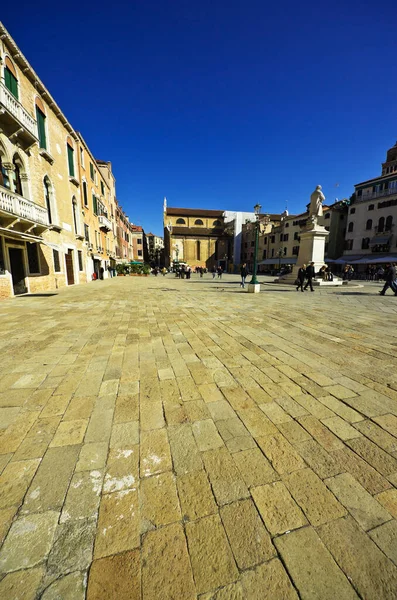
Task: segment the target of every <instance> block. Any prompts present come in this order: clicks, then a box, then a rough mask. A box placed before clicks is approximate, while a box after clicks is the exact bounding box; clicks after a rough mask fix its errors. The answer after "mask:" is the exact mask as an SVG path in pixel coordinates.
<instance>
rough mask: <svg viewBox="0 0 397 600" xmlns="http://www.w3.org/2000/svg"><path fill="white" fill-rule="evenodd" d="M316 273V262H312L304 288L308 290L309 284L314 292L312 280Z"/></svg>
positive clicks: (307, 271)
mask: <svg viewBox="0 0 397 600" xmlns="http://www.w3.org/2000/svg"><path fill="white" fill-rule="evenodd" d="M315 274H316V273H315V270H314V262H311V263H310V265H309V266H308V267H307V269H306V278H307V282H306V285H305V287H304V288H303V289H304V290H307V286H308V285H310V291H311V292H314V289H313V283H312V281H313V278H314V276H315Z"/></svg>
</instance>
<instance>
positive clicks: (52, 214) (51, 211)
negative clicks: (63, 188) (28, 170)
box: [43, 175, 56, 225]
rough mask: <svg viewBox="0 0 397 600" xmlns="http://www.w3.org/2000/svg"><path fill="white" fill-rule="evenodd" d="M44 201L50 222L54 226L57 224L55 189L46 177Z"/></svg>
mask: <svg viewBox="0 0 397 600" xmlns="http://www.w3.org/2000/svg"><path fill="white" fill-rule="evenodd" d="M43 183H44V199H45V205H46V208H47V211H48V222H49V223H50V224H52V225H54V224H55V223H56V209H55V199H54V188H53V185H52V183H51V181H50V179H49V178H48V177H47V175H46V176H45V177H44V182H43Z"/></svg>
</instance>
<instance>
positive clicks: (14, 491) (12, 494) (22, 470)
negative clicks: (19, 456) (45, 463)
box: [0, 459, 40, 509]
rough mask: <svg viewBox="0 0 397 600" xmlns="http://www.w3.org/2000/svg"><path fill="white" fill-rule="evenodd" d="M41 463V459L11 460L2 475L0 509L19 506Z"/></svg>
mask: <svg viewBox="0 0 397 600" xmlns="http://www.w3.org/2000/svg"><path fill="white" fill-rule="evenodd" d="M39 464H40V461H39V460H37V459H36V460H22V461H20V462H11V463H9V464H8V465H7V466H6V468H5V469H4V471H3V473H2V474H1V475H0V509H3V508H10V507H11V506H18V505H19V504H20V503H21V502H22V500H23V497H24V495H25V493H26V490H27V489H28V487H29V485H30V482H31V481H32V479H33V477H34V474H35V473H36V471H37V468H38V466H39Z"/></svg>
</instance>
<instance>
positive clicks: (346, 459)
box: [320, 448, 391, 495]
mask: <svg viewBox="0 0 397 600" xmlns="http://www.w3.org/2000/svg"><path fill="white" fill-rule="evenodd" d="M332 456H333V457H334V459H335V462H337V463H338V464H339V465H340V467H339V473H341V472H343V471H347V472H348V473H351V475H353V477H354V478H355V479H356V480H357V481H358V482H359V483H360V484H361V485H362V486H363V488H365V489H366V490H367V492H369V493H370V494H372V495H373V494H377V493H380V492H383V491H384V490H387V489H389V488H390V487H391V484H390V483H389V482H388V481H387V480H386V479H385V478H384V477H382V475H380V474H379V473H378V472H377V471H375V469H374V468H373V467H371V466H370V465H369V464H368V463H367V462H365V460H363V459H362V458H360V457H359V456H358V455H357V454H355V453H354V452H352V451H351V450H350V448H343V449H342V450H336V451H335V452H332ZM337 474H338V471H337V472H336V473H333V474H332V475H337ZM332 475H331V473H329V475H327V474H325V475H324V478H325V477H328V476H330V477H331V476H332ZM320 477H321V475H320Z"/></svg>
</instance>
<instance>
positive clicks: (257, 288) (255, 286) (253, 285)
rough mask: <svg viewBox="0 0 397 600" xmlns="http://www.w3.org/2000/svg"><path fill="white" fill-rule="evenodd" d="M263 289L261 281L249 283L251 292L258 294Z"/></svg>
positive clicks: (249, 291)
mask: <svg viewBox="0 0 397 600" xmlns="http://www.w3.org/2000/svg"><path fill="white" fill-rule="evenodd" d="M260 291H261V284H260V283H249V284H248V293H249V294H258V293H259V292H260Z"/></svg>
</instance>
